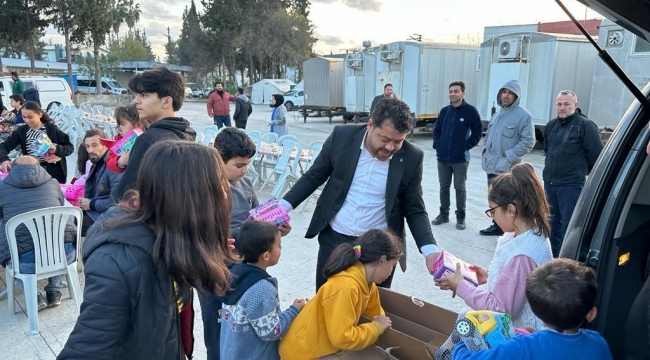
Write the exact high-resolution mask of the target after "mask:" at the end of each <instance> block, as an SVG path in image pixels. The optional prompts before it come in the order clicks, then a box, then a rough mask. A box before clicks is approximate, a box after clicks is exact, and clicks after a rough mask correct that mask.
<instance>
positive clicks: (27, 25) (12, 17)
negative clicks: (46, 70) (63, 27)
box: [0, 0, 51, 71]
mask: <svg viewBox="0 0 650 360" xmlns="http://www.w3.org/2000/svg"><path fill="white" fill-rule="evenodd" d="M50 6H51V3H50V1H48V0H0V9H2V10H0V43H3V44H4V45H5V46H8V47H9V48H5V51H9V52H10V53H11V52H16V51H19V52H20V53H24V54H27V55H28V56H29V59H30V63H31V69H32V71H35V63H34V61H35V60H36V57H37V55H38V53H37V49H36V48H35V47H36V45H39V44H40V42H39V41H38V38H36V40H34V39H35V37H36V35H37V34H41V33H42V32H43V30H44V29H45V28H46V27H47V25H48V21H47V19H46V17H45V14H47V13H48V12H49V9H50ZM25 45H26V46H25ZM18 48H20V50H18ZM1 66H2V63H1V62H0V67H1Z"/></svg>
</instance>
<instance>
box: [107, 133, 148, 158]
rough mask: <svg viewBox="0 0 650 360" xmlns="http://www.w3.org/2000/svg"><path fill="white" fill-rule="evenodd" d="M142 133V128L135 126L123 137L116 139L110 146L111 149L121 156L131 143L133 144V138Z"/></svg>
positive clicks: (131, 145) (129, 148)
mask: <svg viewBox="0 0 650 360" xmlns="http://www.w3.org/2000/svg"><path fill="white" fill-rule="evenodd" d="M141 134H142V129H140V128H135V129H133V130H131V131H129V132H128V133H127V134H126V135H124V137H122V138H121V139H120V140H117V141H116V142H115V144H113V146H111V151H112V152H113V153H115V154H116V155H117V156H122V155H124V153H125V152H126V151H127V150H131V148H132V147H133V144H135V139H137V138H138V136H140V135H141Z"/></svg>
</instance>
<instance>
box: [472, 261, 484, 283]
mask: <svg viewBox="0 0 650 360" xmlns="http://www.w3.org/2000/svg"><path fill="white" fill-rule="evenodd" d="M469 268H470V270H474V271H476V279H477V280H478V284H479V285H483V284H485V283H486V282H487V278H488V272H487V270H485V269H483V268H482V267H480V266H478V265H471V266H470V267H469Z"/></svg>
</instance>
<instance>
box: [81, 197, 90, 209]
mask: <svg viewBox="0 0 650 360" xmlns="http://www.w3.org/2000/svg"><path fill="white" fill-rule="evenodd" d="M79 207H80V208H81V210H85V211H88V210H90V199H86V198H81V199H79Z"/></svg>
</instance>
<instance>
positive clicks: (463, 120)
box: [431, 81, 483, 230]
mask: <svg viewBox="0 0 650 360" xmlns="http://www.w3.org/2000/svg"><path fill="white" fill-rule="evenodd" d="M464 97H465V83H464V82H462V81H454V82H452V83H451V84H449V101H450V104H449V105H447V106H445V107H444V108H442V109H441V110H440V114H439V115H438V120H436V124H435V126H434V128H433V148H434V149H436V155H437V157H438V181H439V182H440V214H438V216H437V217H436V218H435V219H434V220H432V221H431V224H432V225H440V224H443V223H447V222H449V207H450V206H451V200H450V195H451V191H450V187H451V179H452V176H453V178H454V190H455V191H456V228H457V229H458V230H464V229H465V226H466V225H465V204H466V200H467V191H466V190H465V182H466V181H467V168H468V167H469V158H470V156H469V150H470V149H471V148H473V147H474V146H476V145H477V144H478V142H479V140H481V133H482V130H483V125H481V117H480V116H479V114H478V111H477V110H476V108H475V107H473V106H472V105H470V104H468V103H467V102H466V101H465V99H464Z"/></svg>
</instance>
